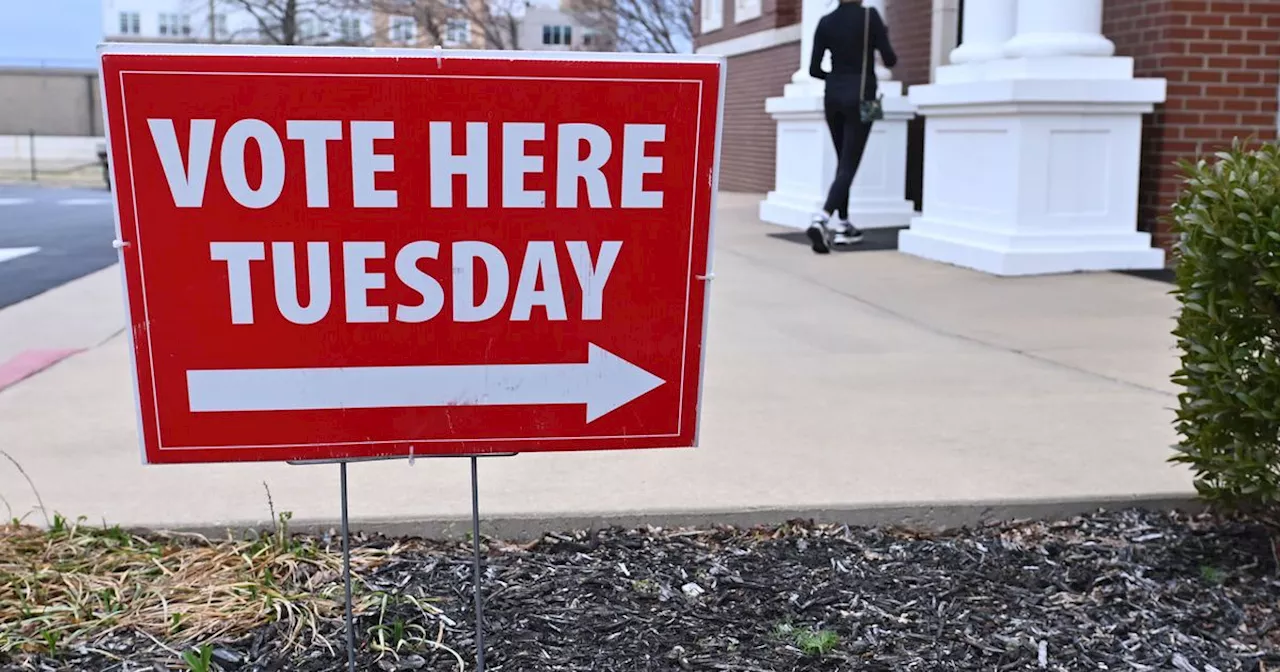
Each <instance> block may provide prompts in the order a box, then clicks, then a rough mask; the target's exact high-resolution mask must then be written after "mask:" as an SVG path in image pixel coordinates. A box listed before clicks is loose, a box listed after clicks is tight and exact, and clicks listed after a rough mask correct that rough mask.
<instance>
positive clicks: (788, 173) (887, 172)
mask: <svg viewBox="0 0 1280 672" xmlns="http://www.w3.org/2000/svg"><path fill="white" fill-rule="evenodd" d="M793 87H794V88H793ZM881 91H882V92H883V93H884V94H885V97H884V117H885V118H884V119H881V120H880V121H877V122H876V123H875V125H873V126H872V127H871V138H870V139H869V140H868V141H867V149H866V152H865V153H864V154H863V156H862V165H861V167H860V168H859V169H858V174H857V176H856V177H855V178H854V180H853V187H852V189H850V192H849V219H850V221H852V222H853V223H854V224H855V225H857V226H858V227H859V228H864V229H874V228H887V227H898V226H906V225H907V224H908V223H910V221H911V218H912V216H914V215H915V204H914V203H912V202H911V201H909V200H907V199H906V198H905V194H906V184H907V182H906V180H907V122H908V121H910V120H911V118H912V117H914V116H915V106H913V105H912V104H911V101H910V100H908V99H907V98H906V96H903V95H902V84H901V83H899V82H883V83H881ZM786 93H787V94H788V95H784V96H781V97H778V98H770V99H768V100H767V101H765V111H767V112H768V113H769V114H770V115H772V116H773V118H774V120H775V121H777V122H778V140H777V143H778V144H777V163H776V164H775V182H774V184H775V187H774V190H773V191H771V192H769V194H768V196H767V197H766V198H765V199H764V200H763V201H761V202H760V219H763V220H764V221H766V222H770V223H773V224H780V225H782V226H789V227H793V228H800V229H802V228H805V227H807V226H809V222H810V221H811V219H812V218H813V215H814V214H815V213H817V212H818V211H820V210H821V209H822V206H823V205H824V203H825V202H826V200H827V190H828V189H830V188H831V181H832V180H833V179H834V178H835V174H836V151H835V146H834V145H833V144H832V143H831V132H830V130H828V128H827V121H826V117H825V115H824V114H823V109H822V91H821V89H819V90H817V91H816V92H814V91H813V89H812V88H811V87H809V88H802V87H800V86H796V85H788V87H787V91H786Z"/></svg>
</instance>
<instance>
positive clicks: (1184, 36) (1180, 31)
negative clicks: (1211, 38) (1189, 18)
mask: <svg viewBox="0 0 1280 672" xmlns="http://www.w3.org/2000/svg"><path fill="white" fill-rule="evenodd" d="M1160 33H1161V36H1162V37H1165V38H1167V39H1170V40H1203V39H1205V37H1207V36H1208V31H1207V30H1205V29H1204V28H1192V27H1174V28H1165V29H1164V30H1162V31H1160Z"/></svg>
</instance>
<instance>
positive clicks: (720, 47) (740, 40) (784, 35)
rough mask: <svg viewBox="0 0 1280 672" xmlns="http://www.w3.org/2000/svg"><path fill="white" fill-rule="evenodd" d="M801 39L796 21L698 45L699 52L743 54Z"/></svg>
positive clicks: (728, 54)
mask: <svg viewBox="0 0 1280 672" xmlns="http://www.w3.org/2000/svg"><path fill="white" fill-rule="evenodd" d="M799 41H800V24H798V23H795V24H792V25H790V26H785V27H783V28H773V29H771V30H762V31H760V32H757V33H751V34H750V35H743V36H742V37H735V38H733V39H730V40H724V41H722V42H713V43H711V44H706V45H703V46H701V47H698V49H697V52H698V53H699V54H711V55H714V56H741V55H742V54H749V53H751V52H753V51H764V50H765V49H772V48H773V47H779V46H782V45H784V44H791V43H792V42H799Z"/></svg>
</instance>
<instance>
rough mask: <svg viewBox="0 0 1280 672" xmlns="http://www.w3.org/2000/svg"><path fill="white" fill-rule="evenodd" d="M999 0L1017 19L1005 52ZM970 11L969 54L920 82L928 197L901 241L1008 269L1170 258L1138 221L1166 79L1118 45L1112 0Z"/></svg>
mask: <svg viewBox="0 0 1280 672" xmlns="http://www.w3.org/2000/svg"><path fill="white" fill-rule="evenodd" d="M997 3H999V4H1002V5H1009V4H1012V5H1013V8H1012V9H1013V11H1012V15H1013V17H1014V23H1013V25H1014V30H1015V34H1014V35H1013V36H1012V37H1011V38H1010V39H1008V40H1007V41H1006V42H1005V43H1004V46H1003V48H1002V49H1001V50H1000V54H999V55H996V54H992V50H991V49H990V48H989V47H990V45H991V42H993V41H994V40H995V35H996V34H997V32H996V31H995V30H994V29H993V24H992V23H991V21H992V20H993V19H995V18H996V14H995V12H996V10H995V9H994V7H995V6H996V4H997ZM979 7H981V8H982V9H981V10H979ZM971 12H981V13H980V15H978V16H975V15H973V14H971ZM1001 16H1002V17H1003V18H1004V19H1005V20H1007V19H1008V18H1009V17H1008V15H1007V14H1006V15H1001ZM964 18H965V24H964V33H965V42H964V44H962V45H961V47H960V48H959V49H957V50H956V52H955V53H954V54H953V55H952V58H953V59H954V60H956V61H958V62H960V61H963V64H959V65H953V66H946V67H943V68H939V69H938V72H937V81H936V83H935V84H931V85H928V86H919V87H912V88H911V93H910V98H911V101H912V102H913V103H915V104H916V106H917V108H918V110H919V113H920V114H921V115H924V116H925V117H926V118H927V120H928V123H927V124H925V145H926V147H927V152H926V154H925V166H924V199H923V201H924V202H923V208H922V210H923V212H922V213H921V215H920V217H918V218H916V219H914V220H912V222H911V228H910V230H908V231H903V232H902V233H901V234H899V236H898V249H899V251H901V252H903V253H906V254H911V255H915V256H919V257H924V258H926V259H933V260H936V261H942V262H947V263H951V264H956V265H959V266H965V267H968V268H973V269H978V270H981V271H986V272H988V273H993V274H997V275H1035V274H1043V273H1069V272H1075V271H1099V270H1116V269H1138V268H1162V267H1163V266H1164V252H1163V250H1161V249H1159V248H1154V247H1152V245H1151V242H1152V241H1151V236H1150V234H1148V233H1143V232H1140V231H1138V230H1137V226H1136V225H1137V217H1138V186H1139V185H1138V175H1139V166H1140V163H1141V159H1142V152H1141V149H1142V119H1143V115H1144V114H1147V113H1150V112H1151V111H1152V109H1153V108H1154V105H1155V104H1156V103H1160V102H1163V101H1164V99H1165V80H1163V79H1146V78H1143V79H1135V78H1134V77H1133V59H1131V58H1121V57H1115V56H1114V55H1113V54H1114V53H1115V47H1114V45H1113V44H1112V43H1111V42H1110V41H1109V40H1107V39H1106V38H1105V37H1103V36H1102V33H1101V29H1102V0H1014V1H1013V2H1012V3H1011V2H1010V0H966V2H965V16H964ZM975 19H976V22H977V25H976V26H975V25H974V20H975ZM1001 25H1002V26H1003V27H1004V28H1007V27H1008V23H1002V24H1001ZM975 29H976V30H977V31H978V37H977V38H976V39H977V40H978V42H977V44H978V45H980V46H979V47H975V48H974V49H973V50H972V53H966V48H968V47H970V46H971V45H972V44H974V43H973V42H972V41H971V40H973V39H975V38H974V34H973V31H974V30H975ZM982 59H985V60H982Z"/></svg>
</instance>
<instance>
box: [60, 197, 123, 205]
mask: <svg viewBox="0 0 1280 672" xmlns="http://www.w3.org/2000/svg"><path fill="white" fill-rule="evenodd" d="M110 202H111V199H109V198H64V199H62V200H61V201H58V205H102V204H104V203H110Z"/></svg>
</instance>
